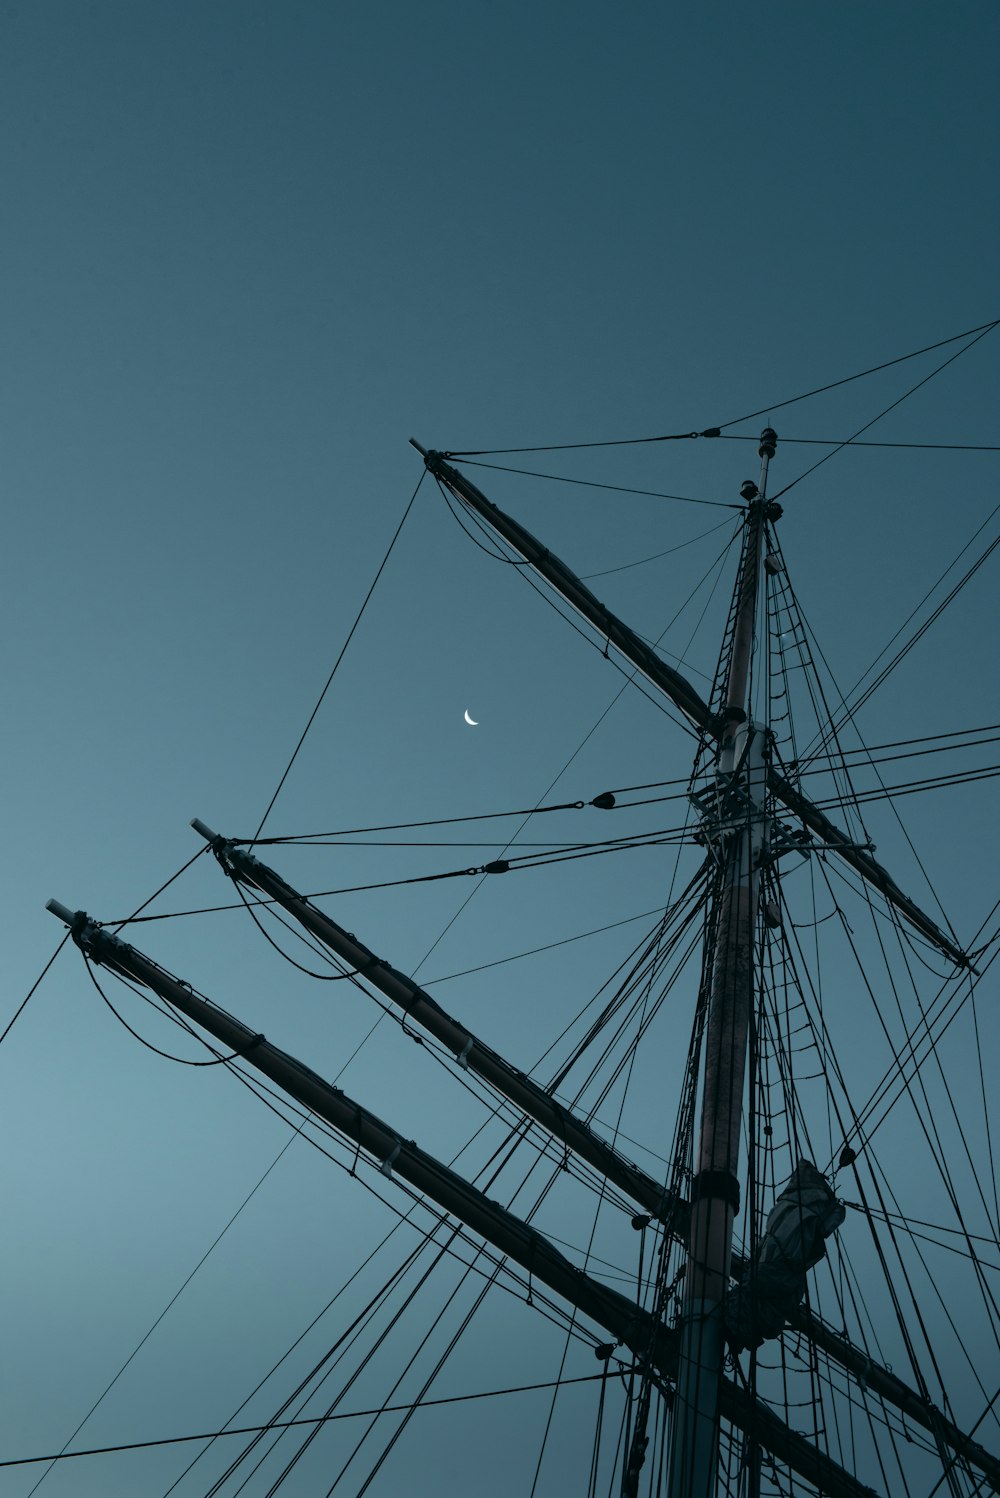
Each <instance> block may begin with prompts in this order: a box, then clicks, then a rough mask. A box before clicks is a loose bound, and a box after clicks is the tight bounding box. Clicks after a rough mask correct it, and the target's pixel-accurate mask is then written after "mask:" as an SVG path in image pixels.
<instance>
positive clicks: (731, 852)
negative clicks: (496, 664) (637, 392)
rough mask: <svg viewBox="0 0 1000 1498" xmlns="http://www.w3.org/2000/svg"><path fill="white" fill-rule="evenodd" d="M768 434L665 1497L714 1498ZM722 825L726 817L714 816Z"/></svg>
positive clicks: (735, 1159)
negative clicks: (750, 708) (736, 803)
mask: <svg viewBox="0 0 1000 1498" xmlns="http://www.w3.org/2000/svg"><path fill="white" fill-rule="evenodd" d="M774 444H775V434H774V432H773V431H772V430H771V428H770V427H767V428H766V429H765V431H764V432H763V433H762V435H761V445H760V458H761V479H760V489H759V490H758V487H757V485H756V484H753V483H749V482H748V483H746V484H744V485H743V491H742V492H743V497H744V499H746V500H747V502H748V511H747V521H746V526H747V529H746V537H745V542H744V547H743V562H742V569H741V574H740V580H739V587H738V592H737V607H736V617H735V621H734V629H733V644H732V650H731V654H730V659H729V670H728V677H727V681H726V698H725V706H724V708H723V711H722V714H721V723H720V733H719V737H720V740H721V743H720V750H719V764H718V768H719V774H720V786H721V785H723V784H725V786H726V787H727V793H728V794H730V795H732V794H734V793H736V792H740V793H741V794H742V803H743V805H744V806H745V812H742V813H741V814H740V815H739V817H738V818H737V819H735V825H733V826H731V827H729V828H728V830H727V831H725V832H723V831H722V830H721V828H719V829H714V830H713V829H709V830H708V835H709V837H710V838H711V839H712V841H713V842H715V843H716V844H717V849H718V857H719V858H720V861H721V874H722V878H721V882H720V888H719V896H718V906H717V911H716V921H715V930H716V938H715V957H714V962H713V965H712V973H713V979H712V990H711V995H710V999H709V1006H708V1017H707V1022H706V1030H705V1042H704V1057H705V1063H704V1089H703V1093H702V1114H701V1127H700V1130H699V1138H698V1145H697V1151H696V1155H695V1174H694V1179H693V1181H692V1202H691V1235H690V1242H689V1245H688V1258H687V1273H686V1275H685V1279H684V1303H683V1308H682V1311H681V1345H680V1355H679V1359H678V1370H677V1398H676V1402H675V1405H674V1411H673V1418H672V1420H671V1425H670V1459H669V1465H668V1470H667V1494H668V1498H714V1494H715V1492H716V1477H717V1466H718V1443H719V1416H720V1408H719V1396H720V1390H721V1384H722V1360H723V1353H724V1349H725V1327H724V1323H723V1303H724V1300H725V1294H726V1289H727V1287H728V1285H729V1274H730V1258H731V1255H732V1238H733V1223H734V1221H735V1219H736V1213H737V1211H738V1209H739V1199H740V1185H739V1177H738V1174H737V1171H738V1168H739V1153H740V1124H741V1122H742V1118H743V1078H744V1073H745V1071H746V1055H747V1034H748V1030H749V1025H750V1013H751V1008H752V1003H753V969H754V933H755V931H756V927H757V891H758V885H759V882H760V858H761V853H762V851H763V848H764V840H765V837H764V834H765V807H764V780H765V775H764V739H765V734H764V732H763V730H761V729H759V728H757V727H755V726H754V725H753V724H750V723H748V722H747V712H746V702H747V683H748V681H749V676H750V659H751V655H752V650H753V636H754V625H755V621H756V611H757V593H758V591H759V586H760V566H761V549H762V543H763V532H764V524H765V520H766V519H767V518H768V511H767V502H766V499H765V497H764V496H765V495H766V492H767V489H766V485H767V470H768V464H769V462H770V459H771V457H772V456H773V455H774V450H775V446H774ZM723 815H724V817H725V813H724V814H723Z"/></svg>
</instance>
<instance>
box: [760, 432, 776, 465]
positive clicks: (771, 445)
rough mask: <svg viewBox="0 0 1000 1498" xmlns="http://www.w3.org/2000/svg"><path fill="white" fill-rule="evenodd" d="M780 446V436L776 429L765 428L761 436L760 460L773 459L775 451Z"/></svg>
mask: <svg viewBox="0 0 1000 1498" xmlns="http://www.w3.org/2000/svg"><path fill="white" fill-rule="evenodd" d="M777 445H778V434H777V432H776V431H775V430H774V427H765V428H764V430H763V431H762V432H761V434H760V447H758V449H757V456H758V458H773V457H774V449H775V448H776V447H777Z"/></svg>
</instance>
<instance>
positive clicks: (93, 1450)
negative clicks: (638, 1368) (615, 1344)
mask: <svg viewBox="0 0 1000 1498" xmlns="http://www.w3.org/2000/svg"><path fill="white" fill-rule="evenodd" d="M606 1376H607V1375H606V1374H605V1373H587V1374H584V1375H582V1376H581V1377H577V1378H567V1379H563V1383H565V1384H592V1383H598V1382H602V1381H603V1380H604V1379H605V1378H606ZM551 1388H552V1381H551V1380H549V1381H547V1382H545V1383H539V1384H517V1385H514V1386H512V1387H510V1388H506V1389H482V1390H477V1391H476V1392H475V1393H474V1394H451V1395H447V1396H445V1397H444V1398H439V1399H425V1400H422V1401H421V1402H420V1404H419V1405H417V1406H414V1405H412V1404H396V1405H388V1406H385V1407H384V1413H385V1414H387V1415H395V1414H402V1413H404V1412H405V1411H407V1410H409V1409H412V1408H414V1407H416V1408H419V1409H433V1408H435V1407H436V1406H439V1405H448V1404H466V1403H469V1402H470V1401H472V1400H476V1399H496V1398H499V1397H500V1396H503V1395H508V1394H535V1393H537V1392H539V1391H540V1390H545V1389H551ZM382 1408H383V1407H381V1406H380V1409H382ZM376 1413H378V1411H377V1410H374V1409H371V1410H345V1411H342V1412H340V1413H337V1414H333V1415H311V1416H308V1417H306V1418H305V1419H302V1420H287V1421H275V1422H273V1423H272V1424H269V1425H242V1426H234V1427H233V1428H232V1429H231V1430H230V1429H228V1428H227V1427H223V1428H222V1429H221V1430H215V1431H197V1432H195V1433H194V1434H192V1435H183V1436H164V1437H161V1438H160V1439H159V1440H155V1441H120V1442H118V1443H117V1444H116V1445H114V1446H91V1447H88V1448H87V1450H85V1451H57V1452H54V1453H52V1454H49V1455H45V1456H20V1457H7V1458H3V1459H0V1467H29V1466H32V1465H34V1464H36V1463H38V1462H49V1461H51V1462H59V1461H75V1460H77V1458H79V1457H86V1456H114V1455H116V1454H117V1453H119V1452H122V1451H148V1450H149V1449H150V1448H152V1447H156V1446H179V1445H182V1444H183V1443H184V1442H186V1441H216V1440H219V1439H220V1438H221V1437H223V1436H246V1435H254V1434H255V1433H256V1432H258V1431H267V1430H276V1429H278V1428H279V1426H288V1427H294V1426H297V1425H317V1424H324V1425H326V1424H330V1423H331V1422H333V1421H337V1420H360V1419H364V1418H366V1417H367V1416H369V1415H374V1414H376Z"/></svg>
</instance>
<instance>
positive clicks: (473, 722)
mask: <svg viewBox="0 0 1000 1498" xmlns="http://www.w3.org/2000/svg"><path fill="white" fill-rule="evenodd" d="M465 721H466V723H468V725H469V727H470V728H477V727H478V726H479V719H478V718H470V717H469V709H468V708H466V709H465Z"/></svg>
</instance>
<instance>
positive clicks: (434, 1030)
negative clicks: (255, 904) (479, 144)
mask: <svg viewBox="0 0 1000 1498" xmlns="http://www.w3.org/2000/svg"><path fill="white" fill-rule="evenodd" d="M192 826H193V827H194V828H195V829H196V830H197V831H198V832H199V833H200V834H201V836H202V837H204V838H206V839H207V841H209V842H210V843H211V844H212V846H213V850H214V852H215V854H216V857H217V859H218V860H219V862H220V865H221V866H222V867H223V868H224V869H226V870H227V872H229V873H230V874H231V875H232V876H233V877H234V878H237V879H239V880H240V882H241V883H243V884H245V885H247V886H248V887H250V888H253V889H257V890H260V891H262V892H263V893H264V894H266V895H267V896H268V897H269V898H270V899H272V900H274V901H276V902H277V903H278V904H279V905H280V906H281V907H282V909H283V910H285V911H286V912H287V913H288V914H289V915H290V916H292V917H293V918H294V919H295V920H297V921H298V922H299V923H300V924H301V925H302V926H303V927H304V928H305V929H306V930H307V931H309V932H310V933H311V934H312V935H313V936H315V937H316V938H317V939H318V940H319V941H321V942H322V943H323V945H324V946H326V947H328V948H329V950H330V951H332V952H335V953H336V954H337V956H338V957H340V958H342V959H343V960H344V961H345V962H347V963H349V964H350V966H351V967H352V968H354V969H356V970H357V971H358V972H359V974H360V975H361V976H363V977H364V978H365V980H366V981H367V982H369V983H371V984H372V985H373V986H374V987H376V988H378V989H379V990H380V991H381V992H382V993H383V994H384V995H385V996H386V998H387V999H389V1000H390V1001H391V1002H392V1003H393V1004H396V1005H397V1006H398V1007H399V1008H400V1009H401V1010H402V1011H403V1013H404V1014H405V1015H406V1017H407V1019H408V1020H409V1021H412V1022H414V1023H416V1024H419V1025H420V1026H421V1027H422V1028H423V1029H425V1030H426V1031H427V1033H428V1034H430V1035H433V1036H434V1037H435V1038H436V1039H437V1040H439V1041H440V1042H441V1043H442V1045H444V1046H446V1047H447V1048H448V1049H449V1050H450V1051H452V1052H453V1053H454V1055H455V1057H456V1059H458V1060H460V1061H462V1063H463V1064H467V1065H468V1067H469V1069H470V1071H475V1072H476V1073H477V1074H478V1075H480V1076H481V1077H483V1079H484V1081H487V1082H489V1083H491V1085H493V1086H494V1087H496V1088H497V1089H498V1090H499V1091H500V1092H502V1093H503V1094H504V1096H505V1097H508V1098H509V1099H510V1101H511V1102H512V1103H514V1104H515V1106H517V1107H519V1108H521V1109H523V1110H524V1111H525V1112H526V1113H528V1114H529V1116H530V1117H532V1118H534V1119H535V1121H536V1123H538V1124H540V1125H541V1127H542V1128H544V1129H546V1130H547V1131H548V1132H549V1133H551V1134H552V1136H553V1137H554V1138H555V1139H558V1140H559V1142H560V1143H561V1144H563V1145H565V1146H567V1147H568V1148H570V1149H572V1150H573V1151H574V1153H577V1154H579V1155H580V1157H581V1158H582V1159H586V1160H587V1161H588V1163H589V1164H591V1165H593V1166H594V1167H595V1169H597V1170H600V1171H601V1172H602V1173H603V1174H606V1175H607V1177H608V1179H609V1180H611V1181H613V1182H614V1184H615V1185H617V1186H618V1187H620V1189H621V1190H622V1191H624V1192H625V1193H626V1195H628V1196H629V1197H630V1198H631V1199H632V1200H633V1201H635V1202H637V1203H638V1204H639V1205H641V1206H644V1207H645V1208H646V1210H647V1211H649V1212H652V1213H654V1215H656V1216H658V1217H659V1218H660V1219H661V1220H662V1221H663V1222H664V1223H665V1225H666V1227H667V1230H668V1232H670V1233H672V1234H673V1236H674V1237H675V1238H677V1239H678V1240H679V1241H680V1242H682V1243H685V1244H686V1243H687V1236H688V1224H689V1219H690V1206H689V1204H688V1203H687V1202H686V1201H684V1200H683V1199H674V1200H672V1201H671V1202H670V1203H669V1205H668V1204H666V1203H665V1201H664V1188H663V1185H662V1184H661V1183H660V1182H659V1181H657V1180H655V1179H654V1178H653V1177H652V1176H649V1175H647V1174H646V1173H645V1171H643V1170H642V1169H641V1168H640V1167H639V1166H638V1165H635V1164H633V1163H632V1161H630V1160H627V1159H626V1158H625V1157H624V1156H623V1155H621V1154H620V1153H619V1152H617V1151H615V1150H612V1148H611V1146H610V1145H608V1144H606V1143H605V1142H604V1141H603V1140H602V1139H600V1137H599V1136H598V1135H596V1134H594V1133H593V1132H592V1131H591V1130H589V1129H587V1128H586V1126H585V1125H584V1124H582V1123H581V1122H580V1121H579V1120H578V1119H576V1118H575V1116H574V1115H573V1114H572V1113H570V1112H569V1111H568V1109H565V1108H563V1107H562V1105H561V1104H560V1103H558V1102H556V1100H555V1099H554V1098H553V1097H551V1095H550V1094H549V1093H547V1092H546V1091H544V1089H542V1088H539V1087H537V1085H536V1084H534V1083H532V1082H531V1081H530V1079H529V1078H527V1077H525V1076H524V1074H523V1073H522V1072H519V1071H518V1070H517V1069H516V1068H515V1067H513V1066H511V1065H510V1064H509V1062H507V1061H505V1060H504V1059H503V1057H501V1056H498V1055H497V1053H496V1052H495V1051H492V1050H491V1049H490V1048H489V1047H488V1046H485V1045H484V1044H483V1042H482V1041H480V1040H479V1039H478V1038H477V1037H476V1036H474V1035H473V1033H472V1031H471V1030H468V1029H466V1027H465V1026H464V1025H463V1024H462V1023H461V1021H459V1020H457V1019H454V1018H453V1017H452V1016H451V1015H449V1014H447V1013H446V1012H445V1011H444V1010H443V1009H442V1008H441V1006H440V1005H439V1004H438V1003H437V1002H436V1000H435V999H433V998H431V996H430V994H428V993H426V992H425V991H424V990H423V989H422V988H420V987H419V986H418V985H417V984H416V983H414V981H413V979H412V978H409V977H407V976H406V975H405V974H404V973H401V972H400V971H399V970H398V969H397V968H394V967H392V966H391V964H390V963H388V962H386V961H385V959H384V958H381V957H376V956H375V954H374V952H372V951H371V949H370V948H369V947H366V946H365V945H364V943H363V942H361V941H360V940H359V939H358V937H357V936H355V935H354V934H353V933H350V932H347V931H345V930H344V929H343V927H342V926H338V924H337V923H336V921H334V920H333V919H332V917H330V916H329V915H327V914H326V913H325V912H324V911H321V910H318V909H317V908H316V906H315V905H313V904H312V903H311V902H310V901H309V899H308V898H307V897H306V896H305V895H302V894H300V893H299V892H298V891H297V890H295V889H293V888H292V886H291V885H290V884H288V883H287V882H286V881H285V880H284V879H283V878H282V877H281V875H280V874H277V873H276V872H275V871H274V870H273V869H271V868H270V867H269V866H268V865H267V864H264V863H262V862H261V861H260V859H258V858H256V857H255V856H254V855H252V854H250V853H246V852H245V851H244V850H243V849H241V848H238V847H237V846H236V845H234V844H233V843H230V842H228V841H226V840H225V839H224V838H219V837H217V836H216V834H215V833H213V832H212V830H211V828H209V827H206V825H205V824H204V822H201V821H199V819H198V818H195V819H194V821H193V822H192ZM529 1104H531V1105H532V1106H529ZM743 1267H744V1266H743V1264H742V1261H739V1260H736V1259H735V1258H734V1260H733V1269H734V1271H735V1272H737V1273H739V1272H740V1271H741V1270H742V1268H743ZM788 1321H789V1325H790V1326H791V1327H793V1328H794V1329H795V1330H796V1331H798V1332H800V1333H801V1334H802V1335H803V1336H804V1337H807V1338H808V1339H809V1340H810V1341H811V1342H812V1343H813V1345H814V1346H815V1347H817V1348H818V1349H819V1350H820V1351H821V1352H822V1353H823V1354H824V1355H825V1356H826V1357H828V1358H829V1359H830V1360H831V1361H832V1362H834V1363H837V1364H838V1365H839V1366H840V1367H842V1368H844V1369H846V1370H847V1372H848V1373H850V1374H851V1375H852V1376H853V1377H854V1378H856V1379H857V1380H858V1381H859V1382H860V1383H863V1384H864V1385H865V1386H866V1387H867V1388H869V1389H870V1390H871V1391H872V1393H873V1394H877V1395H878V1396H879V1398H881V1399H884V1400H886V1402H887V1403H889V1404H892V1405H895V1407H896V1408H897V1409H899V1410H901V1411H902V1412H903V1413H904V1414H905V1415H906V1417H907V1418H908V1419H909V1420H912V1421H913V1422H914V1424H916V1425H920V1426H921V1427H922V1428H923V1429H924V1430H927V1431H929V1432H931V1433H934V1432H942V1433H943V1436H944V1439H945V1441H946V1442H947V1444H948V1446H949V1447H950V1448H951V1450H952V1451H953V1452H954V1453H955V1454H956V1455H957V1456H960V1457H963V1458H964V1459H965V1460H967V1461H969V1462H971V1463H972V1464H973V1465H974V1466H976V1467H978V1468H979V1470H980V1471H982V1472H984V1473H985V1474H986V1475H987V1477H988V1478H989V1480H990V1481H991V1482H992V1483H993V1485H994V1486H995V1487H996V1488H997V1489H998V1491H1000V1460H998V1459H997V1458H996V1457H995V1456H994V1455H993V1454H992V1453H991V1452H989V1451H987V1450H986V1449H985V1447H983V1446H980V1445H979V1444H978V1442H976V1441H973V1440H972V1439H971V1438H970V1437H969V1436H967V1435H965V1434H964V1432H963V1431H961V1430H960V1429H959V1428H958V1426H957V1425H955V1424H954V1423H953V1422H952V1421H950V1420H949V1419H948V1418H947V1417H946V1416H945V1414H944V1413H943V1411H942V1410H940V1409H939V1408H938V1407H937V1406H936V1405H935V1404H934V1403H933V1402H932V1401H930V1400H928V1399H927V1398H925V1397H924V1395H922V1394H920V1393H918V1392H917V1390H916V1389H913V1388H911V1387H910V1386H909V1385H908V1384H906V1383H904V1381H903V1380H902V1379H901V1378H899V1377H898V1376H897V1375H896V1374H895V1373H891V1372H890V1371H889V1370H888V1369H887V1368H885V1367H883V1365H882V1364H880V1363H878V1362H876V1361H873V1359H872V1358H871V1357H870V1355H869V1354H868V1353H867V1352H866V1351H864V1349H862V1348H860V1347H855V1346H854V1345H853V1343H851V1342H850V1341H849V1339H848V1338H847V1337H846V1336H844V1335H842V1334H841V1333H840V1332H839V1331H836V1330H835V1329H834V1328H833V1327H831V1326H828V1325H827V1324H826V1322H824V1321H823V1320H822V1318H821V1317H819V1316H817V1315H816V1313H815V1312H814V1311H812V1310H810V1309H809V1308H808V1307H807V1306H805V1305H802V1306H799V1308H798V1309H797V1310H796V1311H794V1312H792V1313H791V1315H789V1317H788Z"/></svg>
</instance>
